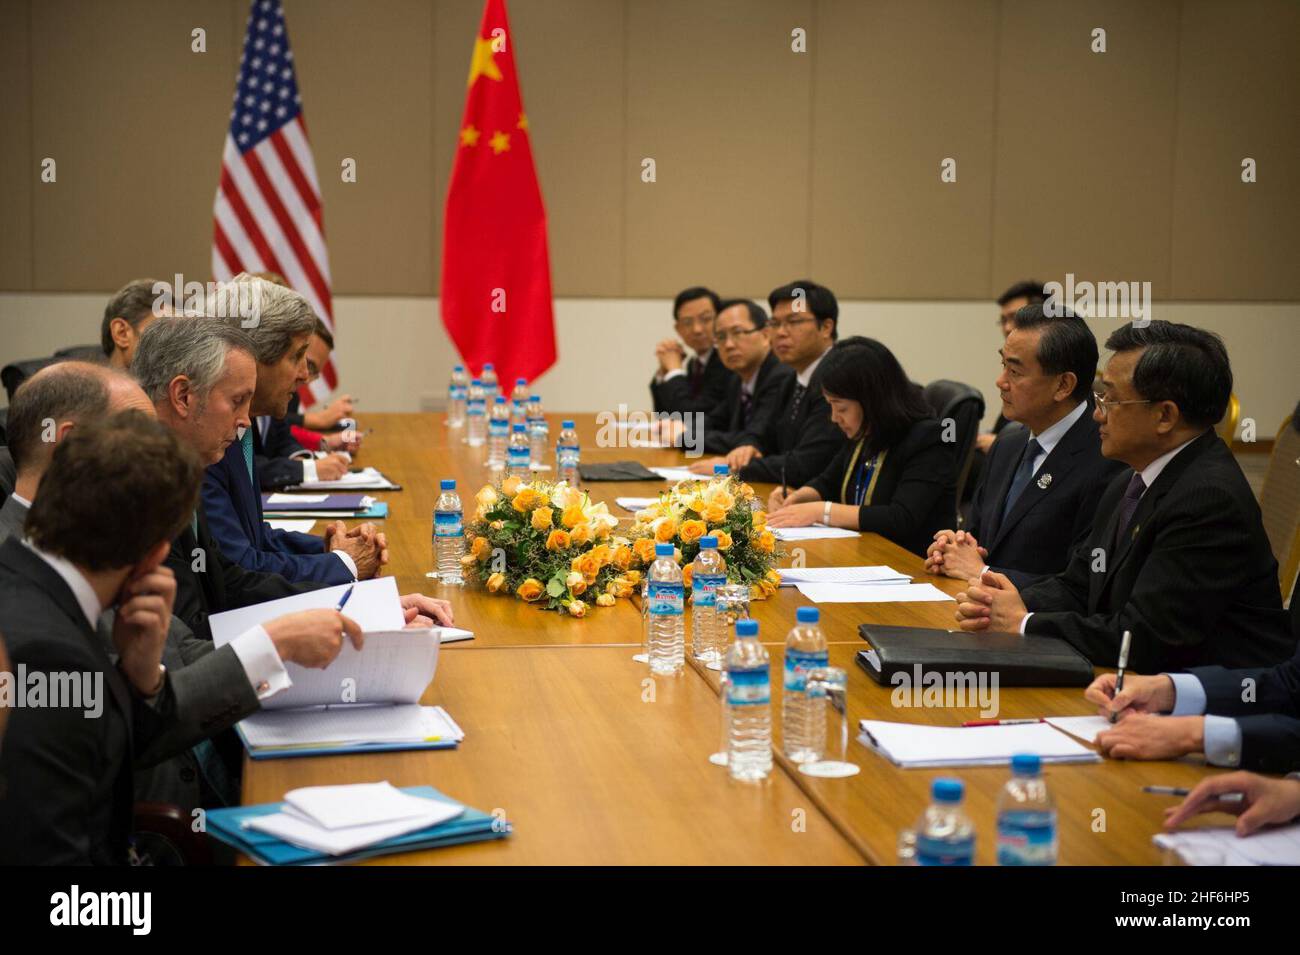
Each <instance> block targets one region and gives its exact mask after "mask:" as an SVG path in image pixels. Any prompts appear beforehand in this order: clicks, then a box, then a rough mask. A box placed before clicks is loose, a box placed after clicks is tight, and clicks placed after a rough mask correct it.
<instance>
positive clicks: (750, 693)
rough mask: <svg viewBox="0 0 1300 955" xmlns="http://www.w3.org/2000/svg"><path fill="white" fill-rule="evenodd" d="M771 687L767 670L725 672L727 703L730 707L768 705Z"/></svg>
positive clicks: (770, 698)
mask: <svg viewBox="0 0 1300 955" xmlns="http://www.w3.org/2000/svg"><path fill="white" fill-rule="evenodd" d="M771 700H772V685H771V681H770V680H769V679H768V675H767V668H766V667H763V668H761V669H753V670H728V671H727V703H728V705H730V706H750V705H756V704H759V703H770V702H771Z"/></svg>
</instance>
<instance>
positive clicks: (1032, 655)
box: [857, 623, 1092, 686]
mask: <svg viewBox="0 0 1300 955" xmlns="http://www.w3.org/2000/svg"><path fill="white" fill-rule="evenodd" d="M858 634H859V636H861V637H862V639H863V640H865V641H867V643H868V644H869V647H870V648H869V649H867V650H859V651H858V653H857V660H858V665H859V666H860V667H862V669H864V670H866V671H867V673H868V675H870V677H871V678H872V679H873V680H875V681H876V682H877V683H882V684H885V685H891V684H890V678H891V677H892V676H893V675H894V674H895V673H899V672H903V673H906V674H908V676H909V677H912V678H914V679H915V678H916V676H917V673H918V671H917V667H920V671H919V673H920V676H921V678H922V679H924V678H925V675H926V674H927V673H929V672H931V671H934V672H936V673H939V674H947V673H956V672H974V673H990V674H991V673H997V674H998V685H999V686H1087V685H1088V684H1089V683H1090V682H1092V664H1091V663H1089V662H1088V660H1087V659H1086V658H1085V657H1084V656H1083V654H1081V653H1079V651H1078V650H1076V649H1074V647H1072V646H1070V645H1069V644H1068V643H1066V642H1065V641H1064V640H1058V639H1056V638H1055V637H1035V636H1024V637H1022V636H1020V634H1018V633H966V632H964V631H957V632H955V633H950V632H949V631H947V630H931V629H929V628H926V627H882V626H877V625H876V624H869V623H864V624H862V625H861V626H859V627H858Z"/></svg>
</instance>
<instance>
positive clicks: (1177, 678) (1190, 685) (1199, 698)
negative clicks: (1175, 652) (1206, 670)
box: [1163, 673, 1206, 716]
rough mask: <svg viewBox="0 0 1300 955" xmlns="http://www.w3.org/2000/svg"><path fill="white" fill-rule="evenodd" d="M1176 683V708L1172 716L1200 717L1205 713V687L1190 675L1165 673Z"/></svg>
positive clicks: (1171, 712) (1171, 713)
mask: <svg viewBox="0 0 1300 955" xmlns="http://www.w3.org/2000/svg"><path fill="white" fill-rule="evenodd" d="M1163 675H1164V676H1167V677H1169V679H1171V680H1173V681H1174V708H1173V710H1172V711H1170V714H1169V715H1170V716H1200V715H1201V714H1202V713H1204V712H1205V704H1206V701H1205V687H1203V686H1201V681H1200V680H1198V679H1196V677H1194V676H1192V675H1191V674H1190V673H1165V674H1163Z"/></svg>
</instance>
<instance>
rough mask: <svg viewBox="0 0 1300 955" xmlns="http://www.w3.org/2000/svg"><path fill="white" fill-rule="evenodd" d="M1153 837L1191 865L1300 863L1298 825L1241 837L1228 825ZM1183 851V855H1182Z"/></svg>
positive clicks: (1166, 833)
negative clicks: (1227, 826) (1226, 826)
mask: <svg viewBox="0 0 1300 955" xmlns="http://www.w3.org/2000/svg"><path fill="white" fill-rule="evenodd" d="M1153 841H1154V842H1155V844H1156V845H1158V846H1159V847H1160V848H1162V849H1172V850H1173V851H1175V852H1177V853H1178V854H1179V855H1180V856H1182V857H1183V858H1184V861H1188V862H1190V863H1192V864H1193V865H1300V825H1298V824H1292V825H1289V826H1281V827H1279V828H1277V829H1265V830H1263V831H1262V832H1256V833H1254V834H1253V835H1249V836H1245V837H1244V838H1243V837H1240V836H1238V835H1237V833H1236V832H1235V831H1234V830H1233V829H1230V828H1222V829H1220V828H1218V827H1215V828H1213V829H1187V830H1184V831H1182V832H1161V833H1158V834H1157V835H1155V836H1154V837H1153ZM1184 853H1186V855H1184Z"/></svg>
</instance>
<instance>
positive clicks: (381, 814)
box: [284, 781, 454, 829]
mask: <svg viewBox="0 0 1300 955" xmlns="http://www.w3.org/2000/svg"><path fill="white" fill-rule="evenodd" d="M284 804H285V809H286V810H292V811H293V812H294V813H296V814H297V815H298V816H299V817H300V818H303V819H309V820H311V821H312V822H314V823H315V824H316V825H318V826H321V827H322V828H325V829H342V828H345V827H347V826H365V825H371V824H374V823H379V822H396V821H397V820H399V819H410V818H411V817H412V816H425V815H428V813H429V812H430V810H432V809H434V808H435V805H436V804H430V802H429V800H427V799H421V798H420V797H419V796H412V795H411V794H409V793H404V792H402V791H401V790H400V789H398V788H397V787H396V786H394V785H393V784H392V783H390V782H387V781H385V782H382V783H346V784H343V785H339V786H304V787H302V788H301V789H291V790H289V792H287V793H285V794H284ZM443 805H445V806H446V807H447V809H448V811H451V810H452V805H451V804H450V803H444V804H443ZM453 814H454V813H453ZM447 818H448V819H450V818H451V816H450V815H448V816H447Z"/></svg>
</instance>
